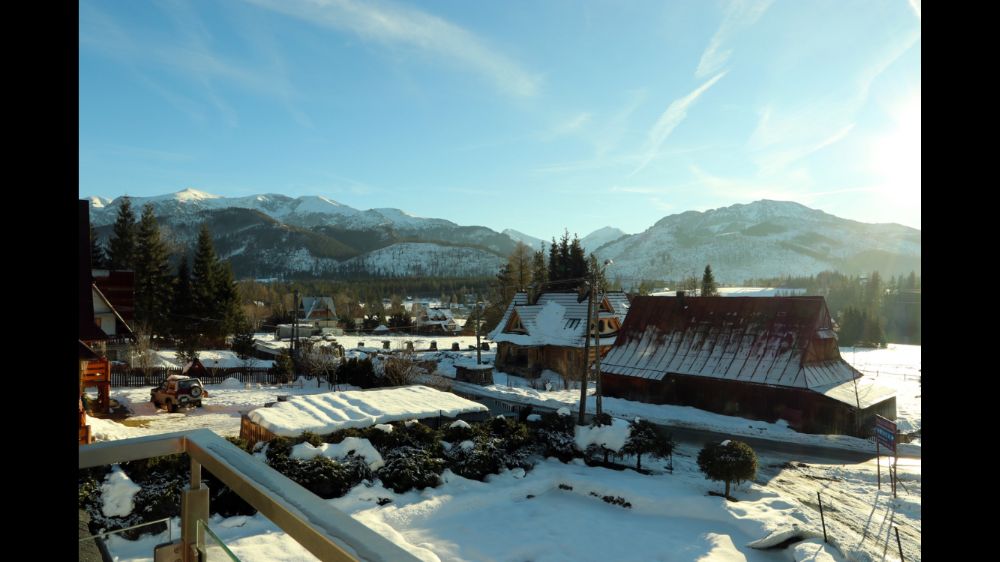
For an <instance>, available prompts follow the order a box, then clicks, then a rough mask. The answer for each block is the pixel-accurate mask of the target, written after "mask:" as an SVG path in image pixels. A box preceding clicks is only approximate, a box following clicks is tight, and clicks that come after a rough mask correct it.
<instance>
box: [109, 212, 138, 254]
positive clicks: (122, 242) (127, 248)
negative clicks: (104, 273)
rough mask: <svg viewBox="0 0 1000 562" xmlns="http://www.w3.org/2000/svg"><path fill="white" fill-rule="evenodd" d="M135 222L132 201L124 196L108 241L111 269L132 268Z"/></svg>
mask: <svg viewBox="0 0 1000 562" xmlns="http://www.w3.org/2000/svg"><path fill="white" fill-rule="evenodd" d="M135 238H136V224H135V212H134V211H133V210H132V201H131V200H130V199H129V198H128V197H127V196H126V197H123V198H122V204H121V205H120V206H119V207H118V217H117V218H116V219H115V226H114V229H113V230H112V231H111V238H110V239H109V241H108V261H109V262H110V263H109V265H110V267H111V269H132V260H133V258H134V256H135Z"/></svg>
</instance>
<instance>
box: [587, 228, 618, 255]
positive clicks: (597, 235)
mask: <svg viewBox="0 0 1000 562" xmlns="http://www.w3.org/2000/svg"><path fill="white" fill-rule="evenodd" d="M622 236H628V234H626V233H625V231H623V230H622V229H620V228H615V227H613V226H605V227H604V228H599V229H597V230H595V231H593V232H591V233H590V234H588V235H586V236H584V237H583V239H582V240H580V245H581V246H583V249H584V250H586V251H588V252H593V251H595V250H597V249H598V248H600V247H601V246H603V245H605V244H607V243H608V242H614V241H615V240H618V239H619V238H621V237H622Z"/></svg>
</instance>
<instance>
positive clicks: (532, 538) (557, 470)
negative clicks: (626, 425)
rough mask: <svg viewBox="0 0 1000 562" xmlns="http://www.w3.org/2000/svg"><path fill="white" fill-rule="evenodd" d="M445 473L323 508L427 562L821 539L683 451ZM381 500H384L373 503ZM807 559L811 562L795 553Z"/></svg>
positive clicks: (295, 548) (270, 532)
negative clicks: (646, 462) (606, 465)
mask: <svg viewBox="0 0 1000 562" xmlns="http://www.w3.org/2000/svg"><path fill="white" fill-rule="evenodd" d="M659 466H660V467H661V468H662V463H661V464H660V465H659ZM442 477H443V480H444V483H443V484H442V485H441V486H439V487H437V488H427V489H425V490H423V491H410V492H407V493H405V494H396V493H395V492H393V491H392V490H390V489H386V488H384V487H383V486H381V484H379V483H375V484H374V485H373V486H371V487H366V486H363V485H362V486H357V487H355V488H354V489H353V490H352V491H351V492H349V493H348V494H347V495H346V496H344V497H342V498H337V499H333V500H329V503H330V504H331V505H333V506H334V507H336V508H337V509H340V510H342V511H345V512H347V513H349V514H351V515H352V516H353V517H354V518H355V519H357V520H359V521H361V522H362V523H364V524H365V525H367V526H369V527H371V528H372V529H374V530H375V531H376V532H378V533H380V534H382V535H383V536H385V537H386V538H388V539H389V540H391V541H393V542H395V543H397V544H399V545H400V546H402V547H403V548H405V549H406V550H408V551H409V552H411V553H413V554H414V555H416V556H417V557H418V558H420V559H421V560H426V561H438V560H441V561H446V560H533V561H537V562H543V561H564V560H565V561H568V560H577V561H591V560H592V561H603V560H620V561H630V560H634V561H637V562H640V561H642V562H645V561H649V560H673V561H678V562H685V561H692V562H694V561H701V560H722V561H725V560H747V561H788V560H795V559H796V558H793V557H792V556H791V552H790V551H786V550H781V549H778V550H757V549H754V548H751V547H750V546H749V544H750V543H752V542H754V541H757V540H760V539H763V538H765V537H768V536H769V535H771V534H772V533H782V532H789V531H791V532H797V533H798V534H800V535H801V536H806V537H814V536H817V535H819V536H821V533H820V531H819V522H818V521H817V520H816V519H815V518H814V517H812V516H811V515H810V514H809V513H808V510H807V509H805V508H803V506H802V505H801V504H799V503H798V502H797V501H795V500H791V501H790V500H789V499H788V498H785V497H782V496H781V495H779V494H777V493H774V492H772V491H770V490H769V489H768V488H767V487H764V486H761V485H758V484H754V483H744V484H742V485H741V486H739V487H737V488H735V490H734V494H735V495H736V496H737V497H738V498H739V499H740V500H741V501H739V502H735V503H734V502H727V501H725V500H723V499H722V498H719V497H716V496H710V495H708V492H709V491H720V490H721V484H719V483H715V482H709V481H707V480H705V479H704V478H703V477H702V476H701V474H700V473H698V471H697V466H696V465H695V463H694V461H693V460H692V459H690V458H679V459H678V460H677V461H676V462H675V472H674V473H673V474H666V473H663V472H662V471H661V472H660V473H658V474H653V475H642V474H639V473H636V472H634V471H631V470H626V471H615V470H608V469H603V468H590V467H587V466H585V465H583V463H582V462H574V463H570V464H562V463H560V462H558V461H556V460H554V459H549V460H546V461H542V462H540V463H539V464H538V465H537V466H536V467H535V468H534V469H533V470H531V471H529V472H528V473H524V471H522V470H519V469H515V470H513V471H504V472H503V473H501V474H499V475H495V476H491V477H488V478H487V482H478V481H474V480H467V479H465V478H462V477H460V476H457V475H455V474H452V473H451V472H450V471H446V472H445V473H444V474H443V475H442ZM566 488H569V489H566ZM602 496H609V497H611V498H622V501H624V502H628V503H629V504H631V507H623V506H620V505H614V504H611V503H606V502H605V501H602V499H601V497H602ZM379 498H389V499H391V500H392V502H391V503H388V504H387V505H384V506H379V505H378V504H377V503H376V502H377V500H378V499H379ZM210 526H211V527H212V529H213V530H214V531H215V532H216V534H218V535H219V537H220V538H221V539H222V540H223V541H224V542H225V543H226V544H227V546H228V547H229V548H230V549H231V550H232V551H233V553H234V554H236V555H237V556H238V557H239V558H240V559H241V560H244V561H248V562H249V561H263V560H275V561H292V560H314V559H315V558H313V557H312V556H311V555H310V554H309V553H308V552H306V551H305V549H303V548H302V547H301V546H300V545H298V544H297V543H295V542H294V541H292V540H291V539H289V538H288V537H287V535H285V534H284V533H283V532H281V531H280V530H279V529H277V528H276V527H275V526H274V525H273V524H272V523H270V522H269V521H267V520H266V519H264V518H263V517H262V516H260V515H257V516H253V517H245V516H238V517H231V518H228V519H222V518H221V517H218V516H216V517H214V518H213V519H212V522H211V525H210ZM174 533H175V534H174V536H177V535H176V527H175V531H174ZM165 540H166V533H163V534H160V535H147V536H146V537H145V538H143V539H141V540H140V541H134V542H132V541H124V540H122V539H119V538H114V539H112V540H111V541H110V545H109V546H110V548H111V552H112V553H113V554H114V555H115V556H116V557H118V559H119V560H149V559H150V553H151V552H152V547H153V546H154V545H155V544H158V543H159V542H164V541H165ZM810 545H812V549H813V550H816V549H817V548H819V549H821V550H822V551H823V552H824V553H826V554H827V555H829V556H830V558H828V560H837V561H839V560H845V558H844V557H842V556H840V554H839V553H838V552H837V551H836V550H835V549H833V548H831V547H829V546H826V547H823V546H817V545H816V543H815V542H811V543H808V544H805V545H802V547H803V549H808V548H809V546H810ZM813 554H815V553H813ZM807 559H810V560H811V559H813V558H798V560H807ZM815 559H816V560H823V559H824V558H815Z"/></svg>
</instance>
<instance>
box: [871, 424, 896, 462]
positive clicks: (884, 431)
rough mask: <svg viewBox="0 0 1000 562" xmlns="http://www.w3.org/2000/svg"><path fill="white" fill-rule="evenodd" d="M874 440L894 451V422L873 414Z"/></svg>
mask: <svg viewBox="0 0 1000 562" xmlns="http://www.w3.org/2000/svg"><path fill="white" fill-rule="evenodd" d="M875 440H876V441H877V442H878V444H879V445H881V446H883V447H885V448H887V449H890V450H892V452H893V454H895V452H896V422H892V421H889V420H887V419H885V418H883V417H882V416H875Z"/></svg>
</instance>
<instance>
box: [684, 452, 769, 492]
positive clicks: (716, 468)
mask: <svg viewBox="0 0 1000 562" xmlns="http://www.w3.org/2000/svg"><path fill="white" fill-rule="evenodd" d="M698 468H700V469H701V471H702V472H704V473H705V476H706V477H707V478H708V479H709V480H716V481H724V482H725V483H726V498H727V499H731V498H730V497H729V483H730V482H736V485H737V486H739V485H740V482H742V481H744V480H752V479H753V478H754V476H756V475H757V454H756V453H754V451H753V449H751V448H750V445H747V444H746V443H744V442H742V441H732V440H729V441H723V442H722V443H710V444H708V445H706V446H705V448H704V449H702V450H701V452H699V453H698Z"/></svg>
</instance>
